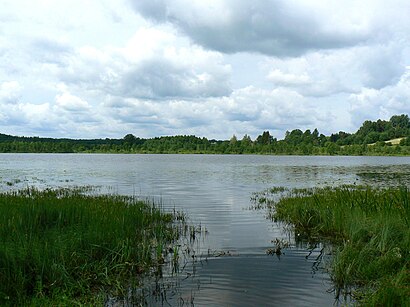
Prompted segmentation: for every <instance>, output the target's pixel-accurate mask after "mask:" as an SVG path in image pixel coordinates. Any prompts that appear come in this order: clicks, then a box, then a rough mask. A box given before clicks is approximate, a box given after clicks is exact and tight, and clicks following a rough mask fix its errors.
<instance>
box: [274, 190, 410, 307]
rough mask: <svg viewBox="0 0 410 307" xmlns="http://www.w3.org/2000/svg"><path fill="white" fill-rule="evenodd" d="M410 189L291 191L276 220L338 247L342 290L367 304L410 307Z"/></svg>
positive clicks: (335, 268)
mask: <svg viewBox="0 0 410 307" xmlns="http://www.w3.org/2000/svg"><path fill="white" fill-rule="evenodd" d="M409 200H410V191H409V190H408V189H407V188H406V187H400V188H385V189H380V188H379V189H376V188H371V187H352V186H344V187H339V188H320V189H309V190H305V191H303V190H294V191H289V194H288V195H287V196H286V197H283V198H281V199H280V200H278V201H274V202H267V204H268V205H269V207H270V209H271V210H270V212H271V213H270V216H271V218H272V219H274V220H277V221H284V222H286V223H289V224H291V225H293V226H294V228H295V232H296V233H299V234H302V235H304V236H308V237H312V236H313V237H321V238H324V237H327V238H330V239H331V240H332V242H333V243H334V244H335V246H336V248H335V249H336V250H335V254H334V257H333V261H332V264H331V268H330V269H331V270H330V271H331V276H332V279H333V282H334V284H335V287H336V289H337V290H338V292H339V290H342V291H344V292H345V293H352V294H353V297H355V298H356V299H357V301H358V302H359V303H360V304H363V305H371V306H374V305H380V306H410V274H409V270H410V263H409V260H410V225H409V221H410V205H409Z"/></svg>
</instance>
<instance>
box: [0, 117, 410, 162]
mask: <svg viewBox="0 0 410 307" xmlns="http://www.w3.org/2000/svg"><path fill="white" fill-rule="evenodd" d="M408 136H410V120H409V116H408V115H405V114H402V115H395V116H392V117H391V118H390V120H389V121H385V120H380V119H379V120H377V121H374V122H373V121H365V122H364V123H363V125H362V126H361V127H360V129H359V130H358V131H357V132H356V133H352V134H350V133H346V132H343V131H340V132H338V133H334V134H332V135H330V136H325V135H323V134H321V133H319V131H318V130H317V129H314V130H313V131H311V130H306V131H302V130H299V129H295V130H292V131H287V132H286V135H285V138H284V139H283V140H277V139H276V138H273V137H272V136H271V135H270V133H269V131H264V132H263V133H262V134H261V135H259V136H258V137H257V138H256V139H255V140H252V139H251V138H250V137H249V136H248V135H244V136H243V137H242V138H241V139H238V138H237V137H236V136H235V135H234V136H232V138H231V139H230V140H214V139H212V140H208V139H207V138H205V137H203V138H199V137H196V136H193V135H178V136H163V137H156V138H151V139H143V138H139V137H136V136H134V135H132V134H127V135H126V136H125V137H124V138H122V139H108V138H107V139H92V140H75V139H54V138H40V137H17V136H10V135H5V134H0V152H3V153H6V152H24V153H196V154H273V155H410V138H408ZM398 138H402V139H401V141H400V142H398V143H397V144H396V143H395V142H389V141H390V140H393V139H398ZM386 141H387V142H386Z"/></svg>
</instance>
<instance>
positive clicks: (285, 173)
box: [0, 154, 410, 306]
mask: <svg viewBox="0 0 410 307" xmlns="http://www.w3.org/2000/svg"><path fill="white" fill-rule="evenodd" d="M398 180H399V181H400V182H402V183H404V184H408V183H409V180H410V158H408V157H297V156H290V157H280V156H279V157H277V156H233V155H232V156H231V155H230V156H218V155H98V154H96V155H94V154H88V155H80V154H78V155H75V154H1V155H0V188H1V189H2V190H10V189H20V188H24V187H27V186H32V185H34V186H37V187H39V188H46V187H70V186H76V185H78V186H83V185H92V186H100V187H102V188H101V191H102V192H106V193H119V194H127V195H136V196H140V197H141V198H145V197H150V198H155V199H157V200H158V201H160V202H161V203H162V204H163V205H164V206H165V208H170V209H173V208H174V207H175V208H177V209H180V210H183V211H185V212H186V213H187V214H188V216H189V217H190V219H191V221H192V223H194V224H197V225H198V224H200V225H202V226H204V227H206V229H207V230H208V232H209V234H208V235H206V236H202V237H200V238H199V240H198V243H197V246H196V247H195V253H196V255H195V257H194V258H192V260H191V261H187V262H185V264H186V265H185V266H182V267H181V268H180V272H179V274H178V275H177V276H175V275H172V274H168V275H167V273H166V272H164V276H163V278H161V283H155V282H154V283H153V285H152V287H151V288H148V289H145V290H144V289H139V290H138V291H139V292H138V291H137V290H135V291H137V292H138V293H139V294H138V293H130V296H133V295H134V296H135V295H137V294H138V295H140V296H141V295H142V296H143V297H144V300H146V301H147V302H148V305H162V304H163V305H165V306H167V305H168V304H170V305H171V306H174V305H191V303H192V304H194V305H198V306H203V305H212V306H240V305H243V306H249V305H292V306H297V305H299V306H319V305H320V306H331V305H333V303H334V295H333V293H328V292H327V290H328V289H329V288H331V284H330V281H329V277H328V275H327V274H326V273H325V272H324V271H323V270H322V269H319V268H322V267H323V265H324V263H325V262H326V261H322V262H319V261H317V260H316V259H317V257H318V256H319V255H320V251H321V248H320V247H317V248H315V249H314V250H313V251H312V253H310V250H311V249H310V247H309V246H308V245H306V244H305V245H303V244H302V245H298V244H296V242H295V240H294V238H291V237H289V233H287V232H286V231H284V229H283V228H282V227H281V226H280V225H278V224H275V223H272V222H270V221H268V220H266V218H265V216H264V212H263V211H254V210H249V207H250V206H251V203H250V197H251V196H252V193H253V192H258V191H263V190H265V189H266V188H270V187H272V186H285V187H288V188H305V187H315V186H327V185H340V184H355V183H356V184H383V185H386V184H397V182H398ZM276 238H278V239H279V240H281V239H283V240H287V241H289V242H291V245H290V247H289V248H285V249H283V252H284V254H283V255H281V256H280V259H279V258H278V257H277V255H276V254H275V255H269V254H267V253H266V251H267V250H268V249H270V248H274V244H273V243H272V240H275V239H276ZM215 251H220V252H225V253H227V252H228V251H229V254H225V255H222V254H221V255H219V256H218V254H215ZM309 253H310V254H309ZM167 285H168V286H167ZM161 287H162V288H161ZM164 287H165V288H164ZM161 289H168V291H162V290H161ZM142 292H143V294H141V293H142ZM154 292H155V293H159V294H160V295H159V296H155V295H147V293H151V294H152V293H154ZM161 293H162V294H161ZM161 295H162V296H161ZM164 295H166V299H164Z"/></svg>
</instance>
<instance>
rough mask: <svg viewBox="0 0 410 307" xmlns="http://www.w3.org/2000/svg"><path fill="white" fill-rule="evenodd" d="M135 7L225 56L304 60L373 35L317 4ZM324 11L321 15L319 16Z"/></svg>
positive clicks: (144, 1) (142, 2)
mask: <svg viewBox="0 0 410 307" xmlns="http://www.w3.org/2000/svg"><path fill="white" fill-rule="evenodd" d="M130 1H131V3H132V5H133V7H134V9H135V10H136V11H137V12H139V13H140V14H142V15H143V16H145V17H147V18H150V19H152V20H154V21H156V22H169V23H172V24H174V25H175V26H177V27H178V28H179V29H180V30H181V31H183V32H184V33H186V34H187V35H188V36H189V37H190V38H191V39H193V40H194V41H195V42H196V43H198V44H200V45H202V46H204V47H206V48H210V49H213V50H218V51H221V52H224V53H234V52H241V51H247V52H259V53H263V54H267V55H274V56H279V57H288V56H299V55H302V54H304V53H306V52H307V51H309V50H318V49H334V48H341V47H347V46H353V45H357V44H358V43H360V42H364V41H366V40H367V39H369V38H370V37H371V36H370V35H371V34H372V30H374V29H371V28H370V27H371V25H367V24H363V25H360V24H359V23H358V22H357V21H356V20H355V19H354V18H350V16H346V18H339V19H336V18H333V17H334V16H333V15H336V14H337V13H338V12H337V13H335V12H334V10H330V9H329V8H325V9H324V12H323V7H319V8H318V7H316V6H315V5H314V4H313V3H311V5H310V6H309V5H303V4H300V3H299V2H294V1H285V0H258V1H246V0H242V1H239V0H224V1H219V2H217V3H215V2H212V3H210V2H206V4H200V3H198V2H197V3H194V2H192V1H184V0H180V1H165V0H157V1H152V0H130ZM331 5H332V4H329V6H331ZM346 6H347V5H346ZM353 7H354V6H353ZM320 9H322V12H319V13H317V12H316V10H320ZM320 13H324V14H322V15H320ZM343 13H346V15H347V14H349V13H351V12H350V11H345V12H341V14H343ZM326 14H327V15H328V16H326ZM318 15H320V16H318ZM337 17H340V16H337Z"/></svg>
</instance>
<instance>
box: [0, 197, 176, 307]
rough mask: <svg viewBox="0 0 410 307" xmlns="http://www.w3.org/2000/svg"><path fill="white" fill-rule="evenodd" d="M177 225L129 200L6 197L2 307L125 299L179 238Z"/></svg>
mask: <svg viewBox="0 0 410 307" xmlns="http://www.w3.org/2000/svg"><path fill="white" fill-rule="evenodd" d="M173 220H174V216H173V215H170V214H165V213H162V212H161V211H160V210H159V209H156V208H155V207H153V206H149V205H147V204H145V203H142V202H138V201H136V200H135V199H133V198H130V197H122V196H86V195H83V194H81V193H80V191H72V190H63V189H62V190H57V191H55V190H53V191H51V190H47V191H44V192H40V191H37V190H33V189H28V190H24V191H20V192H13V193H1V194H0V281H1V282H0V305H20V306H23V305H30V304H34V305H52V304H53V303H50V302H53V301H55V302H58V305H60V304H62V303H63V302H65V303H63V304H64V305H76V304H90V305H94V304H95V303H96V302H95V300H101V299H102V297H103V295H107V294H108V293H111V294H113V295H124V293H125V292H126V288H127V286H129V285H130V284H132V283H135V282H137V281H136V277H138V275H140V274H142V273H143V272H147V271H148V270H149V268H151V267H153V266H156V264H157V262H158V258H157V256H158V255H157V254H156V253H154V251H155V250H156V249H157V248H158V246H163V245H165V244H167V243H170V242H172V241H173V240H176V239H177V238H178V236H179V229H178V228H177V227H176V226H174V225H173V224H172V222H173ZM99 304H101V301H100V302H99Z"/></svg>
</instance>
